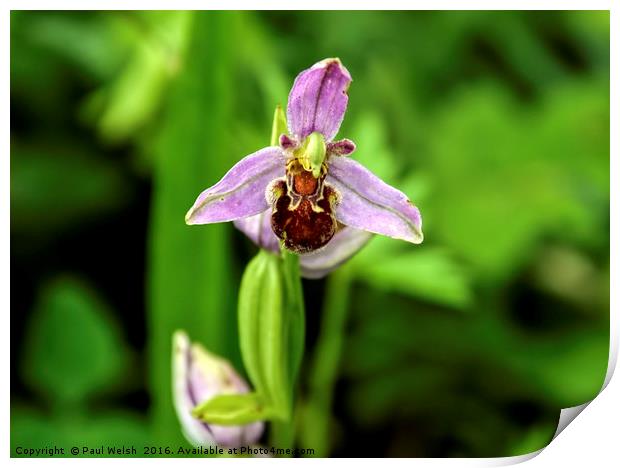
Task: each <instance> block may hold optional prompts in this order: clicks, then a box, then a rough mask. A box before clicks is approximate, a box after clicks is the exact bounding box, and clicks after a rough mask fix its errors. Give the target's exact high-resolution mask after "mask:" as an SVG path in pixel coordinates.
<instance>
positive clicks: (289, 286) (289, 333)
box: [270, 249, 305, 448]
mask: <svg viewBox="0 0 620 468" xmlns="http://www.w3.org/2000/svg"><path fill="white" fill-rule="evenodd" d="M281 253H282V267H283V268H282V271H283V275H284V285H285V290H286V308H285V313H286V318H285V321H286V326H285V328H284V330H285V333H286V335H285V337H284V339H285V341H286V344H287V351H288V353H287V355H288V360H287V364H288V365H287V368H286V371H287V376H288V382H289V387H288V388H287V392H288V395H289V411H290V412H289V415H290V417H289V419H288V420H287V421H274V422H273V423H272V425H271V434H270V435H271V444H272V445H273V446H274V447H276V448H292V447H293V443H294V441H295V414H294V411H293V407H294V400H295V398H294V393H295V388H296V384H295V383H296V380H297V374H298V370H299V366H300V364H301V359H302V357H303V352H304V340H305V308H304V298H303V289H302V286H301V276H300V270H299V257H298V256H297V255H295V254H293V253H290V252H288V251H287V250H285V249H282V252H281Z"/></svg>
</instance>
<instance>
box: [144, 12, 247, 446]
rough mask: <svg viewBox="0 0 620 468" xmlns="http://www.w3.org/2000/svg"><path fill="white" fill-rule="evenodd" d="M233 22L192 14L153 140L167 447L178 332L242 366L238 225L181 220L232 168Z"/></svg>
mask: <svg viewBox="0 0 620 468" xmlns="http://www.w3.org/2000/svg"><path fill="white" fill-rule="evenodd" d="M234 15H235V14H234V13H228V12H203V13H196V14H195V15H194V17H193V19H192V24H191V27H190V28H189V34H191V37H190V38H189V41H188V48H187V50H186V53H185V54H184V56H183V57H182V58H181V71H180V73H179V76H178V78H177V79H176V81H175V82H174V83H173V85H172V89H171V90H170V96H169V101H168V102H167V105H166V107H165V108H164V112H163V117H162V127H161V133H160V135H159V137H158V139H157V140H156V141H155V156H156V164H155V175H154V184H153V205H152V219H151V226H150V246H149V254H150V261H149V264H148V268H149V285H148V286H149V317H148V337H149V343H148V349H149V362H150V365H149V383H150V390H151V397H152V406H151V408H152V423H153V427H154V437H155V438H156V440H159V441H161V442H162V443H164V442H165V443H171V442H181V441H182V440H183V439H182V436H181V431H180V430H179V427H178V421H177V419H176V416H175V414H174V408H173V404H172V397H171V380H170V343H171V337H172V333H173V331H174V330H176V329H178V328H182V329H185V330H188V331H189V332H190V333H191V334H192V337H193V338H195V339H196V340H197V341H200V342H202V343H204V345H205V346H207V347H208V348H209V349H210V350H212V351H213V352H215V353H217V354H220V355H222V356H226V357H229V358H233V360H234V361H237V362H238V361H239V359H238V354H237V353H238V351H237V341H236V330H237V327H236V313H235V306H236V285H235V284H234V281H233V280H232V279H231V276H232V275H231V264H232V258H231V247H230V232H229V231H230V229H231V226H229V225H214V226H209V227H208V228H205V229H192V228H191V227H189V226H186V225H185V222H184V219H183V217H184V215H185V212H186V211H187V207H188V206H189V205H190V204H191V201H192V200H193V198H195V194H196V192H198V191H200V190H201V189H202V188H204V187H205V186H208V185H209V184H211V183H214V182H215V181H217V180H218V179H219V178H220V177H221V176H222V174H224V173H225V172H226V170H227V169H228V168H229V167H230V165H231V162H232V159H233V156H232V154H231V145H230V144H229V132H228V131H227V127H228V126H229V125H230V119H231V110H232V102H231V101H232V90H231V80H230V76H231V70H230V69H231V66H230V64H231V60H232V58H231V54H233V53H234V49H233V47H232V44H233V42H234V41H232V39H231V38H232V37H234V34H235V32H234V27H235V23H236V21H235V17H234Z"/></svg>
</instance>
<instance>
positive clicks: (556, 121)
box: [10, 11, 610, 457]
mask: <svg viewBox="0 0 620 468" xmlns="http://www.w3.org/2000/svg"><path fill="white" fill-rule="evenodd" d="M325 57H340V58H341V60H342V61H343V63H344V64H345V66H347V68H348V69H349V70H350V72H351V74H352V76H353V79H354V81H353V84H352V85H351V88H350V90H349V95H350V104H349V109H348V112H347V115H346V117H345V121H344V124H343V126H342V128H341V131H340V136H343V137H344V136H346V137H348V138H351V139H353V140H354V141H355V142H356V143H357V147H358V150H357V151H356V153H355V154H354V155H353V157H355V158H357V159H358V160H360V161H361V162H362V163H363V164H365V165H366V166H367V167H369V168H370V169H371V170H373V171H374V172H375V173H377V174H378V175H380V176H381V177H382V178H384V179H385V180H386V181H387V182H389V183H390V184H392V185H395V186H397V187H399V188H400V189H402V190H403V191H404V192H406V193H407V194H408V195H409V197H410V198H411V199H412V200H413V201H414V202H415V203H416V205H418V206H419V208H420V209H421V212H422V215H423V219H424V232H425V241H424V243H423V244H422V245H420V246H413V245H409V244H406V243H403V242H399V241H393V240H390V239H386V238H375V239H373V240H372V241H371V242H370V244H369V245H368V246H367V247H366V248H365V249H364V250H363V251H362V252H360V253H359V254H358V255H357V256H356V257H355V258H354V259H353V260H352V261H351V262H349V263H348V264H347V265H346V266H345V267H344V268H342V269H340V270H338V271H337V272H336V273H334V274H332V275H331V276H330V277H329V278H328V279H326V280H318V281H309V280H308V281H304V290H305V295H306V310H307V337H306V353H305V357H304V363H303V367H302V370H301V384H300V395H299V397H300V398H299V399H300V402H299V406H298V420H297V426H298V430H297V438H296V446H297V447H300V448H313V449H315V451H316V452H315V454H316V455H329V456H413V457H417V456H423V457H445V456H464V457H489V456H509V455H517V454H523V453H527V452H531V451H533V450H537V449H539V448H541V447H543V446H544V445H546V444H547V443H548V442H549V440H550V439H551V437H552V435H553V433H554V432H555V429H556V426H557V420H558V416H559V411H560V409H561V408H564V407H569V406H574V405H578V404H580V403H583V402H585V401H587V400H590V399H592V398H594V397H595V396H596V395H597V393H598V391H599V390H600V388H601V385H602V383H603V379H604V375H605V372H606V368H607V355H608V344H609V208H610V207H609V131H610V128H609V13H608V12H480V11H476V12H260V13H258V12H202V13H201V12H197V13H191V12H155V11H153V12H87V13H86V12H19V11H17V12H12V14H11V286H10V287H11V445H12V448H13V450H12V455H15V451H14V449H15V447H16V446H22V447H41V446H50V445H54V444H57V445H59V446H65V447H70V446H72V445H79V446H81V445H102V444H103V445H108V444H122V443H124V444H125V445H132V444H133V445H135V446H136V447H137V450H138V454H141V453H143V452H142V447H143V446H145V445H161V446H166V445H168V446H173V447H177V446H179V445H183V446H188V444H187V443H186V442H185V441H184V438H183V437H182V435H181V432H180V430H179V425H178V422H177V420H176V416H175V414H174V411H173V408H172V404H171V399H170V398H171V396H170V369H169V367H170V346H171V343H170V339H171V334H172V332H173V331H174V330H175V329H176V328H184V329H186V330H188V331H189V333H190V335H191V337H192V338H193V339H195V340H198V341H201V342H203V343H204V345H205V346H207V347H208V348H209V349H210V350H212V351H214V352H216V353H219V354H221V355H223V356H226V357H227V358H228V359H230V360H231V361H232V362H233V363H234V365H235V366H236V368H237V369H239V370H240V371H242V369H243V368H242V364H241V360H240V355H239V350H238V343H237V328H236V294H237V289H238V285H239V280H240V277H241V274H242V272H243V269H244V267H245V265H246V264H247V262H248V260H249V259H250V258H251V257H252V256H253V255H254V253H255V252H256V248H255V247H254V246H253V245H252V244H251V243H250V242H249V241H248V240H247V239H245V238H244V237H243V235H242V234H241V233H239V232H237V231H235V229H234V228H233V226H232V225H231V224H226V225H212V226H202V227H188V226H186V225H185V224H184V222H183V217H184V215H185V212H186V211H187V209H188V208H189V207H190V205H191V204H192V203H193V201H194V199H195V197H196V196H197V194H198V193H199V192H200V191H201V190H202V189H204V188H205V187H207V186H210V185H211V184H213V183H214V182H216V181H217V180H218V179H219V178H220V177H221V176H222V175H223V174H224V172H225V171H226V170H227V169H228V168H229V167H230V166H231V165H232V164H234V163H235V162H236V161H238V160H239V159H240V158H241V157H243V156H245V155H247V154H249V153H251V152H253V151H255V150H256V149H258V148H261V147H263V146H266V145H267V144H268V142H269V137H270V130H271V118H272V113H273V109H274V106H275V105H276V104H278V103H280V104H286V98H287V95H288V91H289V89H290V86H291V84H292V82H293V79H294V78H295V76H296V75H297V73H299V72H300V71H301V70H303V69H305V68H308V67H309V66H310V65H312V64H313V63H314V62H316V61H318V60H321V59H323V58H325ZM264 442H265V444H268V435H266V436H265V437H264Z"/></svg>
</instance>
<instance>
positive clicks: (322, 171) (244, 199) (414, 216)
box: [186, 58, 424, 277]
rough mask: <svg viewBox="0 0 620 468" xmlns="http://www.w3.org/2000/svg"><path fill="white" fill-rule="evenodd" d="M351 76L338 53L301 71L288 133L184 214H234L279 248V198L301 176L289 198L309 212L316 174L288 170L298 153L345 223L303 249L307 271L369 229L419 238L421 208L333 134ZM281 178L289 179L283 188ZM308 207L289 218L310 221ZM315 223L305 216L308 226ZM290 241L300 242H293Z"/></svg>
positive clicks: (192, 217) (352, 245) (333, 258)
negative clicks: (274, 225) (304, 176)
mask: <svg viewBox="0 0 620 468" xmlns="http://www.w3.org/2000/svg"><path fill="white" fill-rule="evenodd" d="M351 81H352V80H351V75H350V73H349V72H348V70H347V69H346V68H345V67H344V66H343V65H342V63H341V62H340V60H339V59H337V58H330V59H325V60H322V61H320V62H318V63H316V64H314V65H313V66H312V67H310V68H308V69H307V70H304V71H302V72H301V73H300V74H299V75H298V76H297V78H296V79H295V82H294V84H293V87H292V89H291V92H290V94H289V101H288V106H287V115H288V129H289V134H288V135H287V134H282V135H280V137H279V139H277V142H278V143H279V146H270V147H267V148H263V149H262V150H259V151H257V152H256V153H253V154H251V155H249V156H246V157H245V158H243V159H242V160H241V161H239V162H238V163H237V164H236V165H235V166H233V168H232V169H231V170H230V171H228V173H226V175H225V176H224V177H223V178H222V180H220V181H219V182H218V183H217V184H215V185H214V186H213V187H211V188H209V189H207V190H205V191H203V192H202V193H201V194H200V195H199V197H198V199H197V200H196V202H195V203H194V206H193V207H192V208H191V209H190V211H189V212H188V214H187V217H186V222H187V223H188V224H207V223H214V222H223V221H234V224H235V226H236V227H237V228H238V229H240V230H241V231H243V232H244V233H245V234H246V235H247V236H248V237H250V239H252V240H253V241H254V242H255V243H256V244H257V245H259V246H260V247H262V248H265V249H267V250H271V251H274V252H277V251H279V249H280V241H279V239H278V238H277V237H276V235H275V234H274V233H273V229H271V226H270V219H271V218H272V215H273V209H274V207H275V203H276V202H277V200H278V198H279V197H282V196H285V195H287V194H293V195H294V193H293V192H294V190H293V189H294V184H295V183H297V184H298V186H297V189H298V190H301V192H302V193H301V194H298V195H299V196H297V195H295V196H294V197H293V198H295V200H294V203H292V204H290V205H288V206H289V207H291V208H292V209H295V207H297V206H299V203H300V202H301V201H303V200H306V199H307V200H306V201H305V202H304V203H305V204H304V207H306V208H304V209H306V212H305V213H306V215H307V214H311V213H310V212H308V211H307V202H308V201H310V202H312V200H311V199H312V197H314V196H315V193H314V192H313V187H314V186H313V184H311V183H310V182H311V181H308V180H301V179H300V180H295V178H294V177H291V174H289V170H292V168H293V167H294V164H293V163H292V162H294V160H295V159H297V163H296V164H298V165H301V167H303V168H304V170H306V171H308V170H311V172H312V175H313V176H314V177H315V178H316V179H317V180H319V179H320V180H323V178H324V185H325V186H326V187H329V188H330V189H331V190H332V191H331V192H330V193H332V194H333V197H332V200H331V201H330V203H331V204H332V205H331V206H330V208H331V212H332V214H333V216H334V218H335V221H336V222H337V223H339V225H344V226H345V227H344V228H343V229H341V230H338V229H336V232H335V234H332V235H333V238H332V239H333V240H330V241H328V242H327V245H323V246H321V243H317V244H316V246H317V250H315V251H313V252H309V253H303V254H301V255H300V262H301V267H302V272H303V275H304V276H306V277H319V276H321V275H324V274H326V273H327V272H329V271H330V270H331V269H333V268H335V267H336V266H338V265H339V264H341V263H342V262H343V261H345V260H346V259H347V258H350V257H351V256H352V255H353V254H354V253H355V251H356V249H359V248H361V247H362V246H363V245H364V244H365V243H366V242H367V240H368V239H369V238H370V237H371V234H370V233H373V234H381V235H385V236H389V237H392V238H394V239H401V240H405V241H407V242H411V243H414V244H419V243H421V242H422V241H423V238H424V236H423V233H422V218H421V215H420V211H419V210H418V208H417V207H416V206H415V205H414V204H413V203H411V201H410V200H409V199H408V198H407V196H406V195H405V194H404V193H402V192H401V191H399V190H397V189H396V188H394V187H392V186H390V185H388V184H387V183H385V182H384V181H382V180H381V179H379V178H378V177H377V176H375V175H374V174H373V173H372V172H370V171H369V170H368V169H366V168H365V167H363V166H362V165H361V164H359V163H358V162H356V161H355V160H353V159H351V158H349V157H348V155H349V154H351V153H352V152H353V151H355V143H353V142H352V141H351V140H348V139H346V138H345V139H341V140H337V141H334V140H333V138H334V136H335V135H336V134H337V133H338V130H339V129H340V124H341V123H342V120H343V118H344V114H345V111H346V108H347V104H348V95H347V90H348V88H349V85H350V83H351ZM274 128H276V127H274ZM313 133H315V134H318V135H314V137H315V139H314V140H313V141H314V143H318V142H321V141H322V143H321V144H312V145H310V144H309V141H310V140H307V138H308V137H309V135H311V134H313ZM282 181H284V182H286V187H285V188H286V190H285V189H284V188H283V187H282V185H281V182H282ZM276 182H277V183H278V184H280V185H278V186H279V187H280V189H279V190H278V192H277V193H272V190H270V189H269V187H275V186H276ZM311 192H312V193H311ZM336 200H337V201H336ZM306 215H304V216H305V219H307V220H308V221H303V219H302V218H300V219H302V221H300V219H293V220H292V221H295V223H299V222H302V225H301V227H302V228H303V222H308V223H310V222H311V221H310V220H311V219H313V218H314V216H306ZM300 216H302V215H301V214H300ZM286 221H287V220H286V219H283V220H282V221H281V222H286ZM292 221H291V222H292ZM311 227H312V226H311V224H307V228H308V230H310V229H311ZM282 232H284V231H282ZM300 232H303V230H302V231H300ZM284 240H286V239H284ZM304 242H305V241H304ZM289 244H290V243H289ZM311 245H312V243H311V242H310V243H308V246H311ZM339 246H340V247H339ZM342 246H344V247H342ZM299 247H300V248H299V249H297V251H298V252H305V251H306V247H303V246H299ZM345 247H346V248H345ZM287 248H292V249H293V250H296V249H295V246H294V245H293V246H291V245H288V246H287Z"/></svg>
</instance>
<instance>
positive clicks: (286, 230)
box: [271, 171, 337, 253]
mask: <svg viewBox="0 0 620 468" xmlns="http://www.w3.org/2000/svg"><path fill="white" fill-rule="evenodd" d="M280 184H281V186H280V187H278V188H280V189H282V190H286V189H287V188H288V187H287V184H286V183H285V182H284V181H282V182H281V183H280ZM292 186H293V187H292V189H288V190H286V191H285V194H283V195H281V196H280V197H278V198H277V199H276V200H275V202H274V204H273V207H272V208H273V209H272V215H271V227H272V229H273V232H274V233H275V234H276V236H278V238H280V239H281V240H282V241H283V242H284V246H285V247H286V248H287V249H289V250H291V251H293V252H297V253H308V252H312V251H313V250H317V249H320V248H321V247H323V246H324V245H325V244H327V243H328V242H329V241H330V240H331V238H332V237H333V236H334V233H335V232H336V227H337V222H336V219H335V218H334V215H333V213H332V207H331V201H330V200H331V199H333V190H332V189H331V188H330V187H328V186H325V185H323V183H322V180H317V179H315V178H314V177H312V173H310V172H307V171H302V172H300V173H298V174H296V175H294V176H293V183H292ZM317 188H318V191H317ZM317 192H318V193H317Z"/></svg>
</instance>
